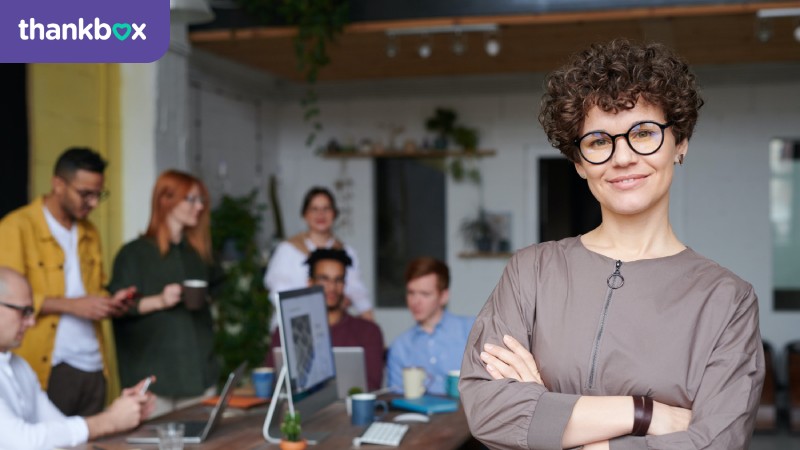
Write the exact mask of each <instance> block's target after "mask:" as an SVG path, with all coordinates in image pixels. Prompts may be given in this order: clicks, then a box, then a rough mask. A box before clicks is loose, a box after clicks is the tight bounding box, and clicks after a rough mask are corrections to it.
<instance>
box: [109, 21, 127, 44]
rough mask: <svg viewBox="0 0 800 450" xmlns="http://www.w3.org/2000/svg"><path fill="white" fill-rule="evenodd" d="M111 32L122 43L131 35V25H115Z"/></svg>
mask: <svg viewBox="0 0 800 450" xmlns="http://www.w3.org/2000/svg"><path fill="white" fill-rule="evenodd" d="M111 31H113V32H114V36H116V37H117V39H119V40H120V41H124V40H125V39H128V36H130V35H131V24H129V23H115V24H114V26H113V27H111Z"/></svg>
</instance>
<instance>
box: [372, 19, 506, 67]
mask: <svg viewBox="0 0 800 450" xmlns="http://www.w3.org/2000/svg"><path fill="white" fill-rule="evenodd" d="M498 29H499V28H498V26H497V24H493V23H477V24H453V25H441V26H431V27H411V28H394V29H388V30H386V36H387V38H388V42H387V43H386V56H387V57H389V58H394V57H396V56H397V55H398V52H399V45H398V43H397V38H399V37H400V36H421V37H422V42H421V43H420V44H419V46H418V47H417V54H418V55H419V57H420V58H423V59H426V58H430V57H431V55H433V43H432V42H433V41H432V40H431V37H430V36H431V35H432V34H443V33H449V34H452V35H453V44H452V46H451V49H452V51H453V53H454V54H456V55H459V56H460V55H463V54H465V53H466V52H467V48H468V46H467V41H468V39H467V38H468V36H469V34H468V33H490V34H491V36H494V37H493V40H492V42H491V43H490V42H489V41H487V46H486V52H487V53H489V54H490V55H492V56H495V55H497V54H498V53H499V52H500V41H499V40H498V39H497V37H496V32H497V31H498Z"/></svg>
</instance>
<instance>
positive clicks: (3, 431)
mask: <svg viewBox="0 0 800 450" xmlns="http://www.w3.org/2000/svg"><path fill="white" fill-rule="evenodd" d="M11 367H13V373H14V375H13V376H12V377H9V376H8V374H7V372H6V370H3V372H2V373H0V448H2V449H4V450H17V449H19V450H38V449H42V450H44V449H47V450H50V449H52V448H54V447H71V446H75V445H78V444H81V443H83V442H86V440H87V439H88V437H89V429H88V427H87V426H86V421H85V420H84V419H83V418H81V417H64V415H63V414H61V411H59V410H58V408H56V407H55V405H53V404H52V402H50V399H48V398H47V394H45V393H44V391H42V389H41V387H40V386H39V381H38V380H37V378H36V375H35V374H34V373H33V371H32V370H31V368H30V366H28V364H27V363H25V362H24V361H23V360H22V359H21V358H19V357H12V359H11ZM8 368H9V366H5V367H4V369H8Z"/></svg>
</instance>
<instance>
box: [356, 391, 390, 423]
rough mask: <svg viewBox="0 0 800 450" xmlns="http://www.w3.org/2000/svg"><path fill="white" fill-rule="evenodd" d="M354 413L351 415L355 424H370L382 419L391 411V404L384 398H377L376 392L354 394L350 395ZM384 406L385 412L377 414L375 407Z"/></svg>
mask: <svg viewBox="0 0 800 450" xmlns="http://www.w3.org/2000/svg"><path fill="white" fill-rule="evenodd" d="M350 402H351V403H352V408H353V415H352V416H351V417H350V419H351V422H352V424H353V425H369V424H371V423H372V422H374V421H375V420H376V419H380V418H381V417H383V415H384V414H386V413H387V412H388V411H389V406H388V405H387V404H386V402H385V401H383V400H377V398H376V397H375V394H354V395H351V396H350ZM377 406H380V407H381V408H383V413H381V414H380V415H378V416H376V415H375V407H377Z"/></svg>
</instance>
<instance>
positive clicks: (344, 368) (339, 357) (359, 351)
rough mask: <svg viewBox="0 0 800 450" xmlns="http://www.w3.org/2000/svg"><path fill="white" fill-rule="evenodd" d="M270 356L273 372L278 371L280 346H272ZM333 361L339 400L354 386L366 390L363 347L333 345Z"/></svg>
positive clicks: (279, 368) (279, 367)
mask: <svg viewBox="0 0 800 450" xmlns="http://www.w3.org/2000/svg"><path fill="white" fill-rule="evenodd" d="M272 357H273V361H275V373H280V370H281V367H283V350H282V349H281V348H280V347H275V348H273V349H272ZM333 361H334V365H335V366H336V396H337V397H339V399H340V400H342V399H345V398H347V393H348V391H349V390H350V389H351V388H354V387H357V388H360V389H361V391H362V392H367V364H366V361H365V359H364V348H363V347H333Z"/></svg>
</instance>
